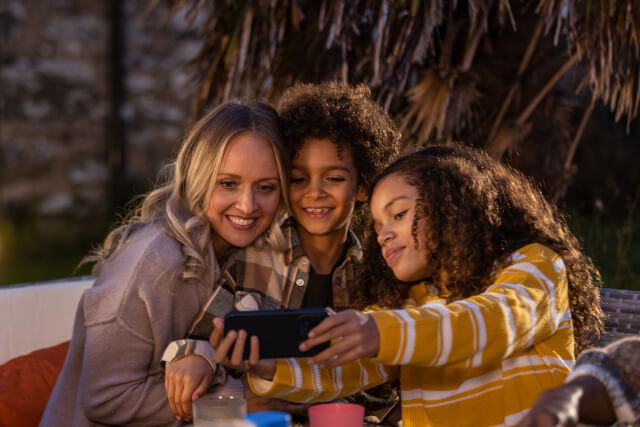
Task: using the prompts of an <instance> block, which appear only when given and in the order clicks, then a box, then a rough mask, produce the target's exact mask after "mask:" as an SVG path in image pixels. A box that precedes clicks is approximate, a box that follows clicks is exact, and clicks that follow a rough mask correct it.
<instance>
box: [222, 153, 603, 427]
mask: <svg viewBox="0 0 640 427" xmlns="http://www.w3.org/2000/svg"><path fill="white" fill-rule="evenodd" d="M370 207H371V213H372V217H373V221H374V229H375V236H374V235H373V233H372V236H371V238H370V239H369V242H368V257H367V259H366V262H365V265H366V266H367V267H368V270H369V271H368V274H366V275H365V276H364V277H363V280H364V281H365V283H369V290H368V291H367V292H366V293H364V294H362V295H361V297H360V300H361V302H362V303H363V304H366V303H376V304H378V306H373V307H372V310H370V311H365V312H364V313H363V312H359V311H355V310H348V311H344V312H341V313H338V314H337V315H335V316H331V317H329V318H328V319H326V320H325V321H324V322H323V323H321V324H320V325H318V326H317V327H316V328H314V330H312V331H311V332H310V334H309V337H310V338H309V339H308V340H307V341H306V342H304V343H303V344H302V345H301V350H305V349H307V348H310V347H311V346H313V345H316V344H318V343H320V342H325V341H328V340H336V341H334V343H333V345H332V346H331V347H330V348H329V349H327V350H325V351H324V352H322V353H320V354H319V355H317V356H316V357H314V358H311V359H299V360H295V361H292V360H278V361H277V362H276V363H275V364H274V363H273V362H272V361H271V362H267V361H262V362H261V363H258V362H257V352H255V351H254V352H253V354H252V357H253V358H252V359H251V362H252V364H253V369H252V371H254V373H253V374H251V375H250V383H251V385H252V388H253V389H254V391H255V392H257V393H258V394H266V395H274V394H277V395H279V396H282V397H284V398H285V399H289V400H294V401H311V402H318V401H326V400H331V399H334V398H336V397H338V396H342V395H347V394H350V393H353V392H355V391H359V390H362V389H366V388H369V387H372V386H374V385H377V384H380V383H383V382H386V381H388V380H389V379H391V378H399V379H400V385H401V389H402V418H403V425H404V426H425V425H456V426H460V425H514V424H516V423H517V422H518V421H519V420H520V419H521V418H522V417H523V416H524V415H525V414H526V412H527V411H528V409H529V408H530V407H531V406H532V405H533V403H534V401H535V399H536V397H537V396H538V394H539V393H540V392H542V391H543V390H545V389H548V388H551V387H554V386H556V385H559V384H561V383H562V382H563V381H564V379H565V377H566V376H567V374H568V373H569V371H570V370H571V368H572V366H573V363H574V359H575V357H574V354H575V351H576V350H580V349H582V348H584V347H585V346H587V345H588V344H589V343H590V342H591V341H593V340H596V339H597V338H598V336H599V332H600V330H601V328H602V319H603V314H602V311H601V310H600V308H599V304H598V292H597V289H596V285H597V284H598V283H599V281H600V279H599V275H598V272H597V270H596V268H595V267H594V266H593V264H592V262H591V261H590V259H589V258H588V257H587V256H586V255H584V254H583V253H582V252H581V250H580V248H579V244H578V241H577V239H576V238H575V236H574V235H573V234H571V232H570V231H569V229H568V228H567V226H566V224H565V222H564V220H563V218H562V217H561V215H560V214H559V213H558V212H557V210H556V209H555V208H554V207H553V206H552V205H551V204H550V203H549V202H548V201H546V200H545V198H544V197H543V196H542V194H541V193H540V191H539V190H537V189H536V188H535V186H534V185H532V184H531V183H530V182H529V181H528V180H527V179H526V178H524V177H523V176H522V175H521V174H519V173H517V172H516V171H514V170H512V169H510V168H509V167H507V166H504V165H502V164H500V163H499V162H497V161H495V160H492V159H491V158H489V157H488V156H487V155H485V154H484V153H482V152H480V151H476V150H474V149H470V148H465V147H441V146H435V147H430V148H427V149H425V150H422V151H419V152H417V153H413V154H410V155H407V156H405V157H403V158H401V159H399V160H397V161H396V162H395V163H393V164H392V165H391V166H389V167H388V168H387V169H386V170H385V171H384V172H383V173H382V174H381V175H380V176H378V177H377V179H376V180H375V181H374V189H373V192H372V195H371V199H370ZM380 306H381V307H380ZM232 338H233V337H226V338H225V340H224V341H223V343H221V345H220V346H219V349H218V351H219V352H220V351H225V350H226V348H227V346H229V345H230V343H231V342H232V341H233V340H232ZM254 342H255V341H254ZM252 350H255V348H253V349H252ZM231 362H236V361H231ZM317 363H321V364H323V365H324V366H325V367H326V368H330V369H319V368H318V366H315V364H317ZM339 365H342V366H340V367H339V368H336V367H338V366H339Z"/></svg>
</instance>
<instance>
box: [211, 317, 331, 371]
mask: <svg viewBox="0 0 640 427" xmlns="http://www.w3.org/2000/svg"><path fill="white" fill-rule="evenodd" d="M327 316H328V314H327V311H326V310H325V309H324V308H301V309H296V310H257V311H231V312H229V313H227V314H226V315H225V316H224V334H225V336H226V335H227V333H228V332H229V331H233V330H235V331H239V330H241V329H244V330H245V331H247V344H246V345H245V348H244V356H243V357H244V359H248V358H249V351H250V348H251V347H250V345H249V343H250V340H249V337H251V336H253V335H255V336H257V337H258V340H259V341H260V358H261V359H278V358H286V357H311V356H314V355H316V354H318V353H320V352H321V351H322V350H324V349H326V348H328V347H329V343H328V342H326V343H322V344H318V345H317V346H315V347H312V348H310V349H308V350H307V351H305V352H302V351H300V350H299V349H298V346H299V345H300V343H301V342H302V341H304V340H306V339H307V336H308V334H309V331H310V330H311V329H313V327H314V326H316V325H317V324H318V323H320V322H321V321H322V319H324V318H325V317H327Z"/></svg>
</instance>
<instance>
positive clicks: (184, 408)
mask: <svg viewBox="0 0 640 427" xmlns="http://www.w3.org/2000/svg"><path fill="white" fill-rule="evenodd" d="M191 390H192V387H191V384H189V383H186V384H185V386H184V387H183V388H182V390H181V392H180V401H179V402H178V408H179V412H180V418H182V419H183V420H187V419H191V395H192V393H191Z"/></svg>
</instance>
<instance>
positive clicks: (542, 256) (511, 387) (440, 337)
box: [249, 244, 574, 427]
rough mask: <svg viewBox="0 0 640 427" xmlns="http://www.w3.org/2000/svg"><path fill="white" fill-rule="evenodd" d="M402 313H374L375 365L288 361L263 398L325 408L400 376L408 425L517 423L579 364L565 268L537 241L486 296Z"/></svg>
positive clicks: (416, 297) (413, 302) (416, 292)
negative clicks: (323, 404)
mask: <svg viewBox="0 0 640 427" xmlns="http://www.w3.org/2000/svg"><path fill="white" fill-rule="evenodd" d="M409 296H410V297H409V299H408V300H407V301H406V304H405V305H404V307H403V308H402V309H397V310H374V311H370V312H369V314H370V315H371V316H372V317H373V318H374V320H375V322H376V324H377V326H378V330H379V332H380V350H379V352H378V355H377V356H376V357H375V358H371V359H360V360H356V361H354V362H350V363H347V364H345V365H343V366H340V367H338V368H335V369H322V368H320V367H319V366H317V365H310V364H309V363H308V360H309V359H280V360H278V361H277V362H276V373H275V377H274V378H273V381H266V380H264V379H262V378H259V377H256V376H253V375H250V376H249V383H250V384H251V387H252V389H253V390H254V391H255V392H256V393H258V394H261V395H269V396H278V397H282V398H285V399H287V400H290V401H295V402H321V401H329V400H333V399H336V398H338V397H342V396H347V395H350V394H353V393H355V392H357V391H360V390H364V389H367V388H370V387H373V386H375V385H378V384H381V383H383V382H386V381H388V380H390V379H392V378H398V377H399V378H400V387H401V390H402V393H401V395H402V420H403V426H404V427H414V426H420V427H422V426H471V425H473V426H493V425H507V426H510V425H515V424H516V423H517V422H518V421H519V420H520V419H521V418H522V417H523V416H524V415H525V414H526V412H527V411H528V409H529V408H530V407H531V406H532V405H533V403H534V401H535V400H536V397H537V396H538V394H539V393H540V392H541V391H543V390H546V389H548V388H551V387H554V386H556V385H560V384H562V383H563V382H564V379H565V377H566V376H567V374H568V373H569V372H570V370H571V368H572V367H573V364H574V354H573V327H572V323H571V312H570V310H569V300H568V285H567V276H566V271H565V266H564V262H563V261H562V259H561V258H560V257H559V256H558V255H557V254H556V253H555V252H553V251H552V250H551V249H549V248H547V247H545V246H542V245H539V244H531V245H528V246H525V247H523V248H521V249H519V250H517V251H516V252H514V253H513V254H512V255H511V256H510V258H509V261H508V263H507V265H506V266H505V267H504V268H501V269H500V270H499V271H497V272H496V275H495V276H494V280H493V283H492V285H491V286H490V287H489V288H487V290H486V291H485V292H483V293H481V294H478V295H474V296H472V297H469V298H466V299H464V300H459V301H455V302H452V303H450V304H445V301H444V300H443V299H441V298H438V297H433V296H430V295H429V293H428V291H427V289H426V286H425V285H423V284H420V285H415V286H413V287H412V288H411V290H410V294H409Z"/></svg>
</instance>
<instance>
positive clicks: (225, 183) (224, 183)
mask: <svg viewBox="0 0 640 427" xmlns="http://www.w3.org/2000/svg"><path fill="white" fill-rule="evenodd" d="M218 184H219V185H220V186H221V187H222V188H224V189H225V190H232V189H234V188H235V186H236V183H235V182H233V181H220V182H219V183H218Z"/></svg>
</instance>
